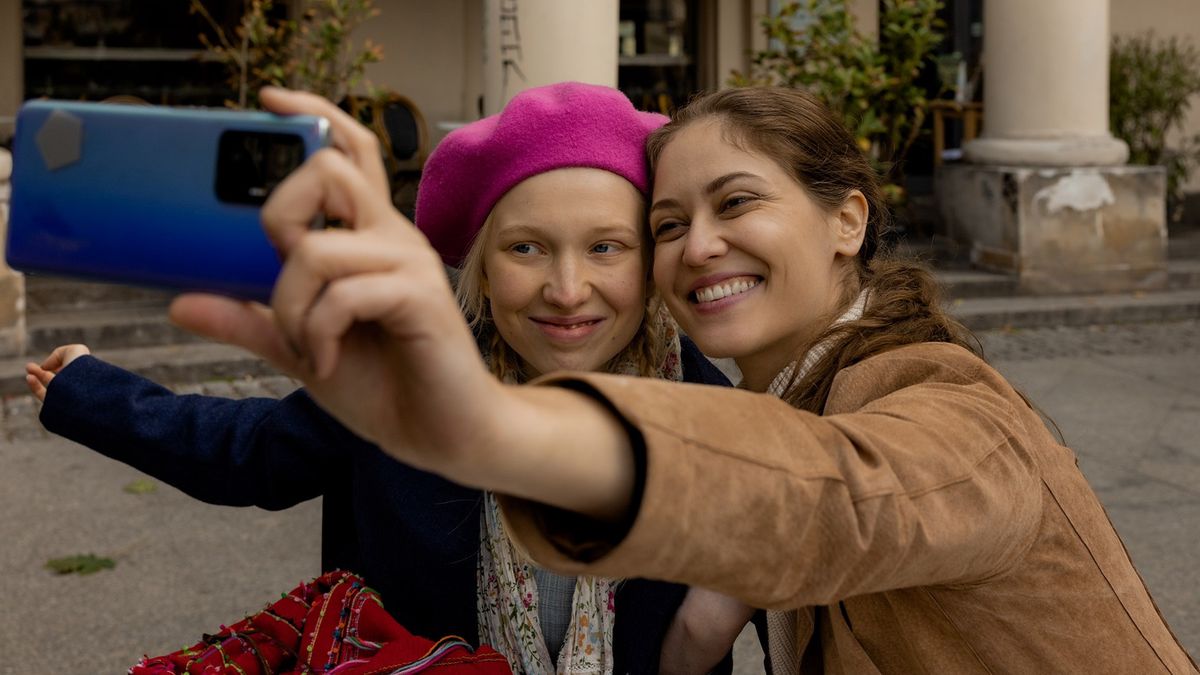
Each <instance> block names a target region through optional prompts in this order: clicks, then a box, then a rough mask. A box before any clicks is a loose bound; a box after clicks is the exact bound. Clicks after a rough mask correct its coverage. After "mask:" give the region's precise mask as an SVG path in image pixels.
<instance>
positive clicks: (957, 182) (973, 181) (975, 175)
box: [936, 164, 1167, 294]
mask: <svg viewBox="0 0 1200 675" xmlns="http://www.w3.org/2000/svg"><path fill="white" fill-rule="evenodd" d="M936 193H937V201H938V207H939V210H940V212H941V215H942V217H943V219H944V222H945V224H946V228H947V231H948V234H949V235H950V236H951V237H953V238H954V239H955V240H957V241H959V242H961V243H963V244H965V245H967V246H968V247H969V250H970V255H971V261H972V262H973V263H974V264H975V265H977V266H979V267H982V268H984V269H989V270H995V271H1000V272H1006V273H1010V274H1013V275H1015V276H1016V278H1017V286H1018V288H1019V290H1020V291H1021V292H1024V293H1031V294H1061V293H1097V292H1122V291H1146V290H1161V289H1164V288H1166V285H1167V226H1166V171H1165V170H1164V169H1163V167H1158V166H1112V167H1064V168H1048V167H1016V166H989V165H976V164H957V165H945V166H942V167H940V168H939V170H938V174H937V178H936Z"/></svg>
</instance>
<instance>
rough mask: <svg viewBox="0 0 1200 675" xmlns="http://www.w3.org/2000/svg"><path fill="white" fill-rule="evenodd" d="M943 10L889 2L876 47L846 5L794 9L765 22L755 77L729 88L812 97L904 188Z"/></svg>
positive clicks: (933, 0) (937, 1)
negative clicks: (790, 90) (785, 90)
mask: <svg viewBox="0 0 1200 675" xmlns="http://www.w3.org/2000/svg"><path fill="white" fill-rule="evenodd" d="M941 7H942V2H941V0H883V2H882V3H881V6H880V14H879V39H878V40H876V39H874V38H873V37H871V36H867V35H863V34H862V33H861V32H859V31H858V29H857V28H856V27H855V25H854V17H853V15H852V14H851V12H850V10H849V7H848V6H847V0H804V1H803V2H791V3H788V4H787V5H785V6H784V7H782V8H781V9H780V12H779V13H778V14H777V15H775V16H767V17H765V18H764V19H763V21H762V25H763V28H764V30H765V31H766V34H767V37H768V38H769V39H770V40H771V47H770V48H768V49H767V50H765V51H762V52H758V53H757V54H755V55H754V57H753V65H752V67H751V69H750V72H749V73H748V74H744V73H739V72H735V73H734V74H733V77H732V78H731V79H730V82H731V83H732V84H736V85H739V86H747V85H763V84H781V85H786V86H791V87H803V88H805V89H807V90H809V91H811V92H813V93H814V94H815V95H817V96H818V97H819V98H820V99H821V100H822V101H824V102H825V104H826V105H828V106H829V107H830V108H832V109H833V110H834V111H835V112H837V113H839V114H841V115H842V117H843V118H844V120H845V123H846V127H847V128H848V129H850V131H851V132H852V133H853V134H854V135H855V137H856V138H858V139H859V145H861V146H862V147H863V149H864V150H866V151H867V152H869V153H870V155H871V158H872V159H873V160H874V161H875V162H876V164H877V166H879V167H880V169H881V170H882V171H884V172H888V173H889V174H890V175H889V176H888V178H889V179H890V181H891V182H893V183H899V182H900V180H901V176H900V174H899V171H898V170H896V169H895V167H898V166H900V165H901V163H902V162H903V160H904V157H905V156H906V155H907V153H908V150H909V148H910V147H912V144H913V141H915V140H916V139H917V135H918V134H919V133H920V131H921V126H922V123H923V122H924V120H925V113H926V110H927V108H928V101H927V100H926V92H925V90H924V89H923V88H922V87H921V86H920V85H919V84H918V83H917V77H918V76H919V75H920V73H921V70H922V69H923V68H924V67H925V64H926V63H929V62H931V61H932V60H933V56H934V55H933V50H934V48H935V47H937V45H938V44H939V43H940V42H941V41H942V39H943V34H942V29H943V28H944V25H943V22H942V21H941V20H940V19H938V17H937V12H938V10H939V9H941ZM799 19H804V20H803V21H800V20H799ZM897 191H898V188H897V187H896V185H893V186H892V192H893V194H895V193H896V192H897Z"/></svg>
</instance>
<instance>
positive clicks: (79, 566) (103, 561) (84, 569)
mask: <svg viewBox="0 0 1200 675" xmlns="http://www.w3.org/2000/svg"><path fill="white" fill-rule="evenodd" d="M116 566H117V563H116V562H115V561H114V560H113V559H112V558H101V557H98V556H96V555H94V554H91V553H88V554H87V555H72V556H67V557H66V558H54V559H52V560H48V561H46V569H48V570H50V571H52V572H55V573H56V574H92V573H93V572H99V571H100V570H111V569H112V568H114V567H116Z"/></svg>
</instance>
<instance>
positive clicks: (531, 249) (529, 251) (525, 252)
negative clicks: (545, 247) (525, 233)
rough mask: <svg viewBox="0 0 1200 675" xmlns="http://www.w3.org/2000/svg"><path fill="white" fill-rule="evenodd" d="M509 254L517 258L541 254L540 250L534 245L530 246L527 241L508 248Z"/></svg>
mask: <svg viewBox="0 0 1200 675" xmlns="http://www.w3.org/2000/svg"><path fill="white" fill-rule="evenodd" d="M508 250H509V252H510V253H514V254H516V255H519V256H532V255H537V254H538V253H541V252H542V250H541V249H540V248H538V246H537V245H536V244H531V243H529V242H527V241H522V242H518V243H516V244H513V245H512V246H509V247H508Z"/></svg>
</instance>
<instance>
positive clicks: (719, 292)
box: [688, 277, 762, 305]
mask: <svg viewBox="0 0 1200 675" xmlns="http://www.w3.org/2000/svg"><path fill="white" fill-rule="evenodd" d="M760 283H762V278H761V277H737V278H736V279H727V280H725V281H722V282H721V283H719V284H713V285H712V286H705V287H703V288H697V289H696V290H694V291H692V292H691V293H688V300H689V301H691V302H693V303H695V304H697V305H703V304H705V303H709V302H716V301H718V300H724V299H725V298H728V297H732V296H734V295H741V294H742V293H745V292H746V291H748V290H750V289H751V288H754V287H755V286H757V285H759V284H760Z"/></svg>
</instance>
